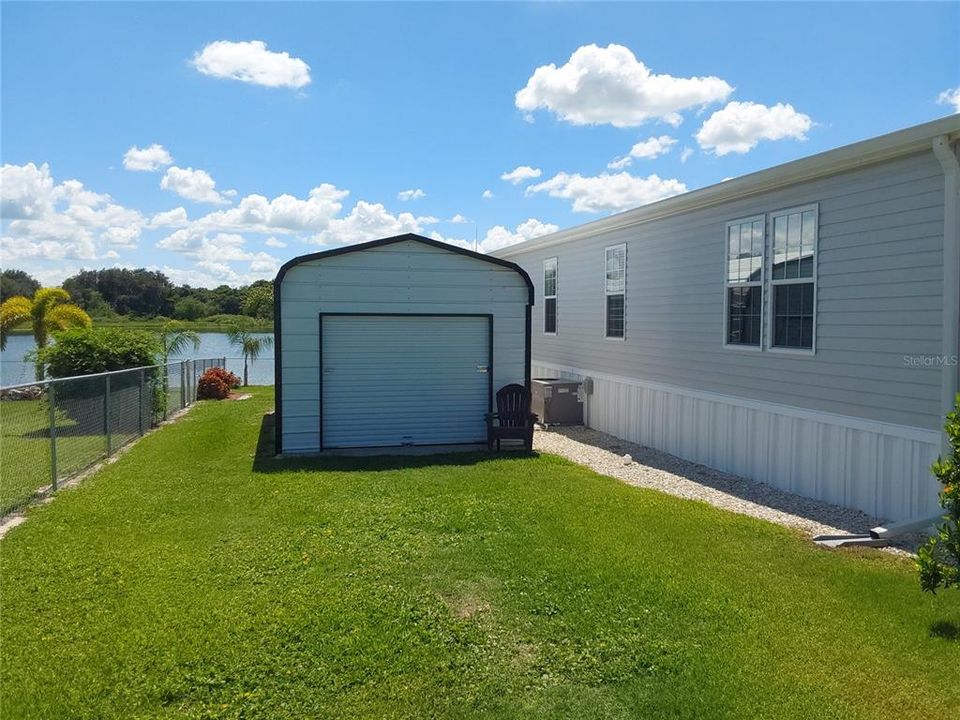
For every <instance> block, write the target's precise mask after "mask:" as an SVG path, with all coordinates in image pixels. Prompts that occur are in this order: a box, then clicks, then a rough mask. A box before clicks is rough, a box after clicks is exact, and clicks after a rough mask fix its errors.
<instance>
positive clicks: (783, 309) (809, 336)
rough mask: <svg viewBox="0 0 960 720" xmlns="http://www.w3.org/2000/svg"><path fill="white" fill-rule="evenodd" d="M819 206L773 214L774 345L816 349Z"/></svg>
mask: <svg viewBox="0 0 960 720" xmlns="http://www.w3.org/2000/svg"><path fill="white" fill-rule="evenodd" d="M817 220H818V218H817V206H816V205H809V206H807V207H801V208H794V209H791V210H782V211H779V212H776V213H773V214H772V215H771V219H770V222H771V226H772V228H773V234H772V249H771V253H770V294H769V297H770V332H769V340H770V347H771V348H774V349H780V348H785V349H792V350H804V351H810V352H812V351H813V350H814V347H815V342H816V333H817V322H816V321H817V318H816V305H817V304H816V277H817V272H816V269H817Z"/></svg>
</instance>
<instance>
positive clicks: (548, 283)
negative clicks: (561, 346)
mask: <svg viewBox="0 0 960 720" xmlns="http://www.w3.org/2000/svg"><path fill="white" fill-rule="evenodd" d="M557 282H558V276H557V259H556V258H555V257H553V258H547V259H546V260H544V261H543V332H544V334H546V335H556V334H557Z"/></svg>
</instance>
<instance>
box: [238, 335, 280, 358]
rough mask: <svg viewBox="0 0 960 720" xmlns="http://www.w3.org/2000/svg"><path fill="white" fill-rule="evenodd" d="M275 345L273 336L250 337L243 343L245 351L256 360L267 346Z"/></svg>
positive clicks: (245, 353)
mask: <svg viewBox="0 0 960 720" xmlns="http://www.w3.org/2000/svg"><path fill="white" fill-rule="evenodd" d="M272 345H273V338H272V337H248V338H247V340H246V342H245V343H244V344H243V353H244V355H246V356H247V357H249V358H250V359H251V360H256V359H257V358H258V357H260V353H262V352H263V351H264V350H266V349H267V348H269V347H271V346H272Z"/></svg>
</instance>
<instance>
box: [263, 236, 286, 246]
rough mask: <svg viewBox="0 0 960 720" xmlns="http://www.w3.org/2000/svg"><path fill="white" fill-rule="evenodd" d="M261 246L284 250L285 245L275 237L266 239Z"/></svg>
mask: <svg viewBox="0 0 960 720" xmlns="http://www.w3.org/2000/svg"><path fill="white" fill-rule="evenodd" d="M263 244H264V245H266V246H267V247H272V248H285V247H286V246H287V244H286V243H285V242H284V241H283V240H277V238H275V237H268V238H267V239H266V240H264V241H263Z"/></svg>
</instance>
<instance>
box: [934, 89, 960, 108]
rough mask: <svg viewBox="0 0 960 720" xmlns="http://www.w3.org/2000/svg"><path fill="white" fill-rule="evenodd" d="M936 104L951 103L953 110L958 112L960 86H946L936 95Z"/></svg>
mask: <svg viewBox="0 0 960 720" xmlns="http://www.w3.org/2000/svg"><path fill="white" fill-rule="evenodd" d="M937 104H939V105H953V111H954V112H955V113H960V87H955V88H947V89H946V90H944V91H943V92H942V93H940V94H939V95H937Z"/></svg>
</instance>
